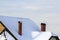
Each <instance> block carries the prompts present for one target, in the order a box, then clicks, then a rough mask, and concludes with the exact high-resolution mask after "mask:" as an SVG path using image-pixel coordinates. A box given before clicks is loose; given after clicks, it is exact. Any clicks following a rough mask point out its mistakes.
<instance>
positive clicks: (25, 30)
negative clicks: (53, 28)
mask: <svg viewBox="0 0 60 40" xmlns="http://www.w3.org/2000/svg"><path fill="white" fill-rule="evenodd" d="M0 21H2V22H3V24H4V25H5V26H6V27H7V28H8V29H9V30H10V31H11V33H13V35H14V36H15V37H16V38H17V39H18V40H20V39H21V40H40V38H45V37H46V40H48V39H49V38H50V37H51V35H52V33H51V32H46V33H43V32H40V31H39V29H40V28H39V27H38V26H37V25H36V23H35V22H33V21H32V20H30V19H28V18H15V17H7V16H0ZM18 21H21V22H22V36H20V35H19V34H18ZM33 32H35V33H33ZM36 33H37V34H36ZM47 34H48V35H47ZM46 35H47V36H46ZM36 36H38V37H36ZM41 40H42V39H41Z"/></svg>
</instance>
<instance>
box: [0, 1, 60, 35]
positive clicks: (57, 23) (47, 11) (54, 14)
mask: <svg viewBox="0 0 60 40" xmlns="http://www.w3.org/2000/svg"><path fill="white" fill-rule="evenodd" d="M0 15H4V16H13V17H24V18H30V19H32V20H33V21H35V22H36V23H37V25H39V26H40V24H39V23H41V22H44V23H46V24H47V31H53V32H56V33H58V34H59V31H58V30H59V29H60V0H0Z"/></svg>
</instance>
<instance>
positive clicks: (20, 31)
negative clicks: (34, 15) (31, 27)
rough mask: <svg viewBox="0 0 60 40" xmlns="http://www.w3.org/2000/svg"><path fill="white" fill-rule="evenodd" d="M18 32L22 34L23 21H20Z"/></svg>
mask: <svg viewBox="0 0 60 40" xmlns="http://www.w3.org/2000/svg"><path fill="white" fill-rule="evenodd" d="M18 34H20V35H22V22H20V21H18Z"/></svg>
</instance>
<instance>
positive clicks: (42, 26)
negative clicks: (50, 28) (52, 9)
mask: <svg viewBox="0 0 60 40" xmlns="http://www.w3.org/2000/svg"><path fill="white" fill-rule="evenodd" d="M41 31H42V32H45V31H46V24H45V23H41Z"/></svg>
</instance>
